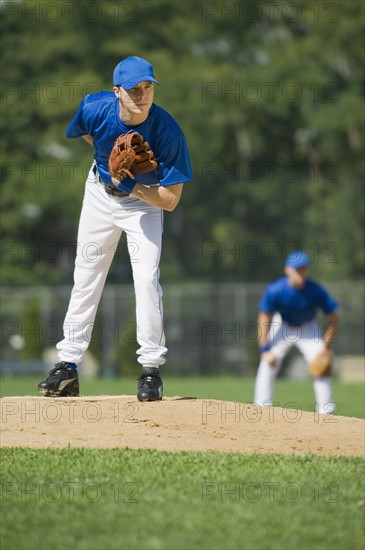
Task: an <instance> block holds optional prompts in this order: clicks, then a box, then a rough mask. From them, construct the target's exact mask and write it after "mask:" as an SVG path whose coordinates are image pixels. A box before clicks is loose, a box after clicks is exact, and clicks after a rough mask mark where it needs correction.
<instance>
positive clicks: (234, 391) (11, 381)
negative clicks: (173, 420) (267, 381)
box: [0, 371, 365, 418]
mask: <svg viewBox="0 0 365 550" xmlns="http://www.w3.org/2000/svg"><path fill="white" fill-rule="evenodd" d="M79 377H80V391H81V394H82V395H123V394H125V395H135V394H136V391H137V377H138V374H136V377H135V378H117V379H110V378H109V379H107V378H100V379H87V378H85V379H84V378H83V377H82V373H80V375H79ZM162 377H163V382H164V395H165V396H174V395H180V396H182V397H198V398H205V399H222V400H226V401H240V402H244V403H252V400H253V392H254V380H253V378H243V377H236V376H222V377H202V376H200V377H172V376H166V375H164V374H163V371H162ZM41 379H42V376H41V377H40V376H28V377H26V376H21V377H20V376H19V377H18V376H11V377H10V376H9V377H3V378H0V396H1V397H4V396H11V395H40V394H39V393H38V391H37V384H38V382H39V381H40V380H41ZM333 388H334V390H333V393H334V399H335V402H336V409H337V410H336V414H338V415H341V416H356V417H358V418H364V417H365V388H364V384H360V383H358V384H344V383H341V382H340V381H338V380H335V381H334V384H333ZM274 402H275V406H277V407H285V408H298V409H302V410H305V411H313V410H314V395H313V386H312V382H311V380H310V379H306V380H303V381H293V380H287V379H281V378H279V379H278V380H277V382H276V386H275V395H274Z"/></svg>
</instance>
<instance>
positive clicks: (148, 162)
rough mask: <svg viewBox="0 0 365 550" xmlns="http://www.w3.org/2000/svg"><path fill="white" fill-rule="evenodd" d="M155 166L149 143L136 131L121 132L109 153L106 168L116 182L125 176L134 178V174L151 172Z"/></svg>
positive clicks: (155, 162)
mask: <svg viewBox="0 0 365 550" xmlns="http://www.w3.org/2000/svg"><path fill="white" fill-rule="evenodd" d="M156 168H157V161H156V159H155V158H154V154H153V151H151V149H150V146H149V143H148V142H147V141H145V139H144V138H143V136H141V134H139V133H138V132H130V133H128V134H121V135H120V136H119V137H118V139H117V140H116V142H115V143H114V146H113V149H112V150H111V153H110V155H109V161H108V169H109V173H110V175H111V176H112V178H114V179H116V180H118V183H119V182H120V181H122V180H123V179H125V178H126V177H129V178H132V179H135V177H134V176H135V175H136V174H143V173H145V172H152V171H153V170H155V169H156Z"/></svg>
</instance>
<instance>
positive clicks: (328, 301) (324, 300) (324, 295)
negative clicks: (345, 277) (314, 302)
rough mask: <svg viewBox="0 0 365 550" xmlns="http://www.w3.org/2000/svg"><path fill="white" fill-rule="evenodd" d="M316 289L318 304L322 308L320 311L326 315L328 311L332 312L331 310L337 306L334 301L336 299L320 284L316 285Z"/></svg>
mask: <svg viewBox="0 0 365 550" xmlns="http://www.w3.org/2000/svg"><path fill="white" fill-rule="evenodd" d="M318 290H319V300H318V302H319V303H318V305H319V307H320V308H321V309H322V311H323V312H324V313H326V315H328V314H329V313H332V311H335V310H336V309H337V308H338V306H339V304H338V302H336V300H335V299H334V298H333V296H331V294H330V293H329V292H328V290H326V289H325V288H323V287H322V286H318Z"/></svg>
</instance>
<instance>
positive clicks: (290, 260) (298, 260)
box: [285, 250, 309, 269]
mask: <svg viewBox="0 0 365 550" xmlns="http://www.w3.org/2000/svg"><path fill="white" fill-rule="evenodd" d="M308 266H309V258H308V256H307V254H306V253H305V252H303V251H301V250H297V251H296V252H292V253H291V254H289V256H288V257H287V259H286V261H285V267H293V268H294V269H299V268H300V267H308Z"/></svg>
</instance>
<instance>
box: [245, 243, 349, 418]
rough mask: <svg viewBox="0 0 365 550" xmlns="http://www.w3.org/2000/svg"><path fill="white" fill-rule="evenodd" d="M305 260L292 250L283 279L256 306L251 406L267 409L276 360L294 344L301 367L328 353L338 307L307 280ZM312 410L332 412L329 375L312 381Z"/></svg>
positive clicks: (270, 401)
mask: <svg viewBox="0 0 365 550" xmlns="http://www.w3.org/2000/svg"><path fill="white" fill-rule="evenodd" d="M308 268H309V258H308V256H307V254H305V252H303V251H297V252H293V253H292V254H290V255H289V256H288V258H287V259H286V262H285V270H284V272H285V277H282V278H281V279H278V280H277V281H274V282H273V283H271V284H270V285H269V286H268V287H267V289H266V292H265V293H264V295H263V296H262V298H261V300H260V302H259V306H258V309H259V314H258V335H259V346H260V353H261V360H260V365H259V368H258V371H257V375H256V383H255V396H254V402H255V403H256V404H257V405H271V404H272V399H273V392H274V385H275V380H276V377H277V375H278V373H279V371H280V367H281V364H282V361H283V359H284V357H285V355H286V354H287V352H288V351H289V349H290V348H291V347H292V346H296V347H297V348H298V349H299V351H300V352H301V353H302V354H303V356H304V358H305V360H306V361H307V363H310V362H311V361H313V359H314V358H315V357H316V356H317V355H318V353H320V352H322V353H324V354H326V353H329V349H330V346H331V344H332V342H333V341H334V339H335V338H336V335H337V330H338V324H339V320H338V314H337V308H338V303H337V302H336V301H335V300H334V298H333V297H332V296H331V295H330V294H329V292H328V291H327V290H326V289H325V288H324V287H323V286H321V285H319V284H318V283H316V282H315V281H313V280H311V279H308ZM318 309H321V310H322V311H323V312H324V313H325V314H326V316H327V319H328V321H329V322H328V328H327V330H326V332H325V334H324V335H323V337H322V335H321V333H320V328H319V325H318V323H317V320H316V314H317V311H318ZM313 387H314V394H315V400H316V410H317V412H319V413H333V412H334V411H335V404H334V402H333V397H332V378H331V376H321V377H317V378H314V382H313Z"/></svg>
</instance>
